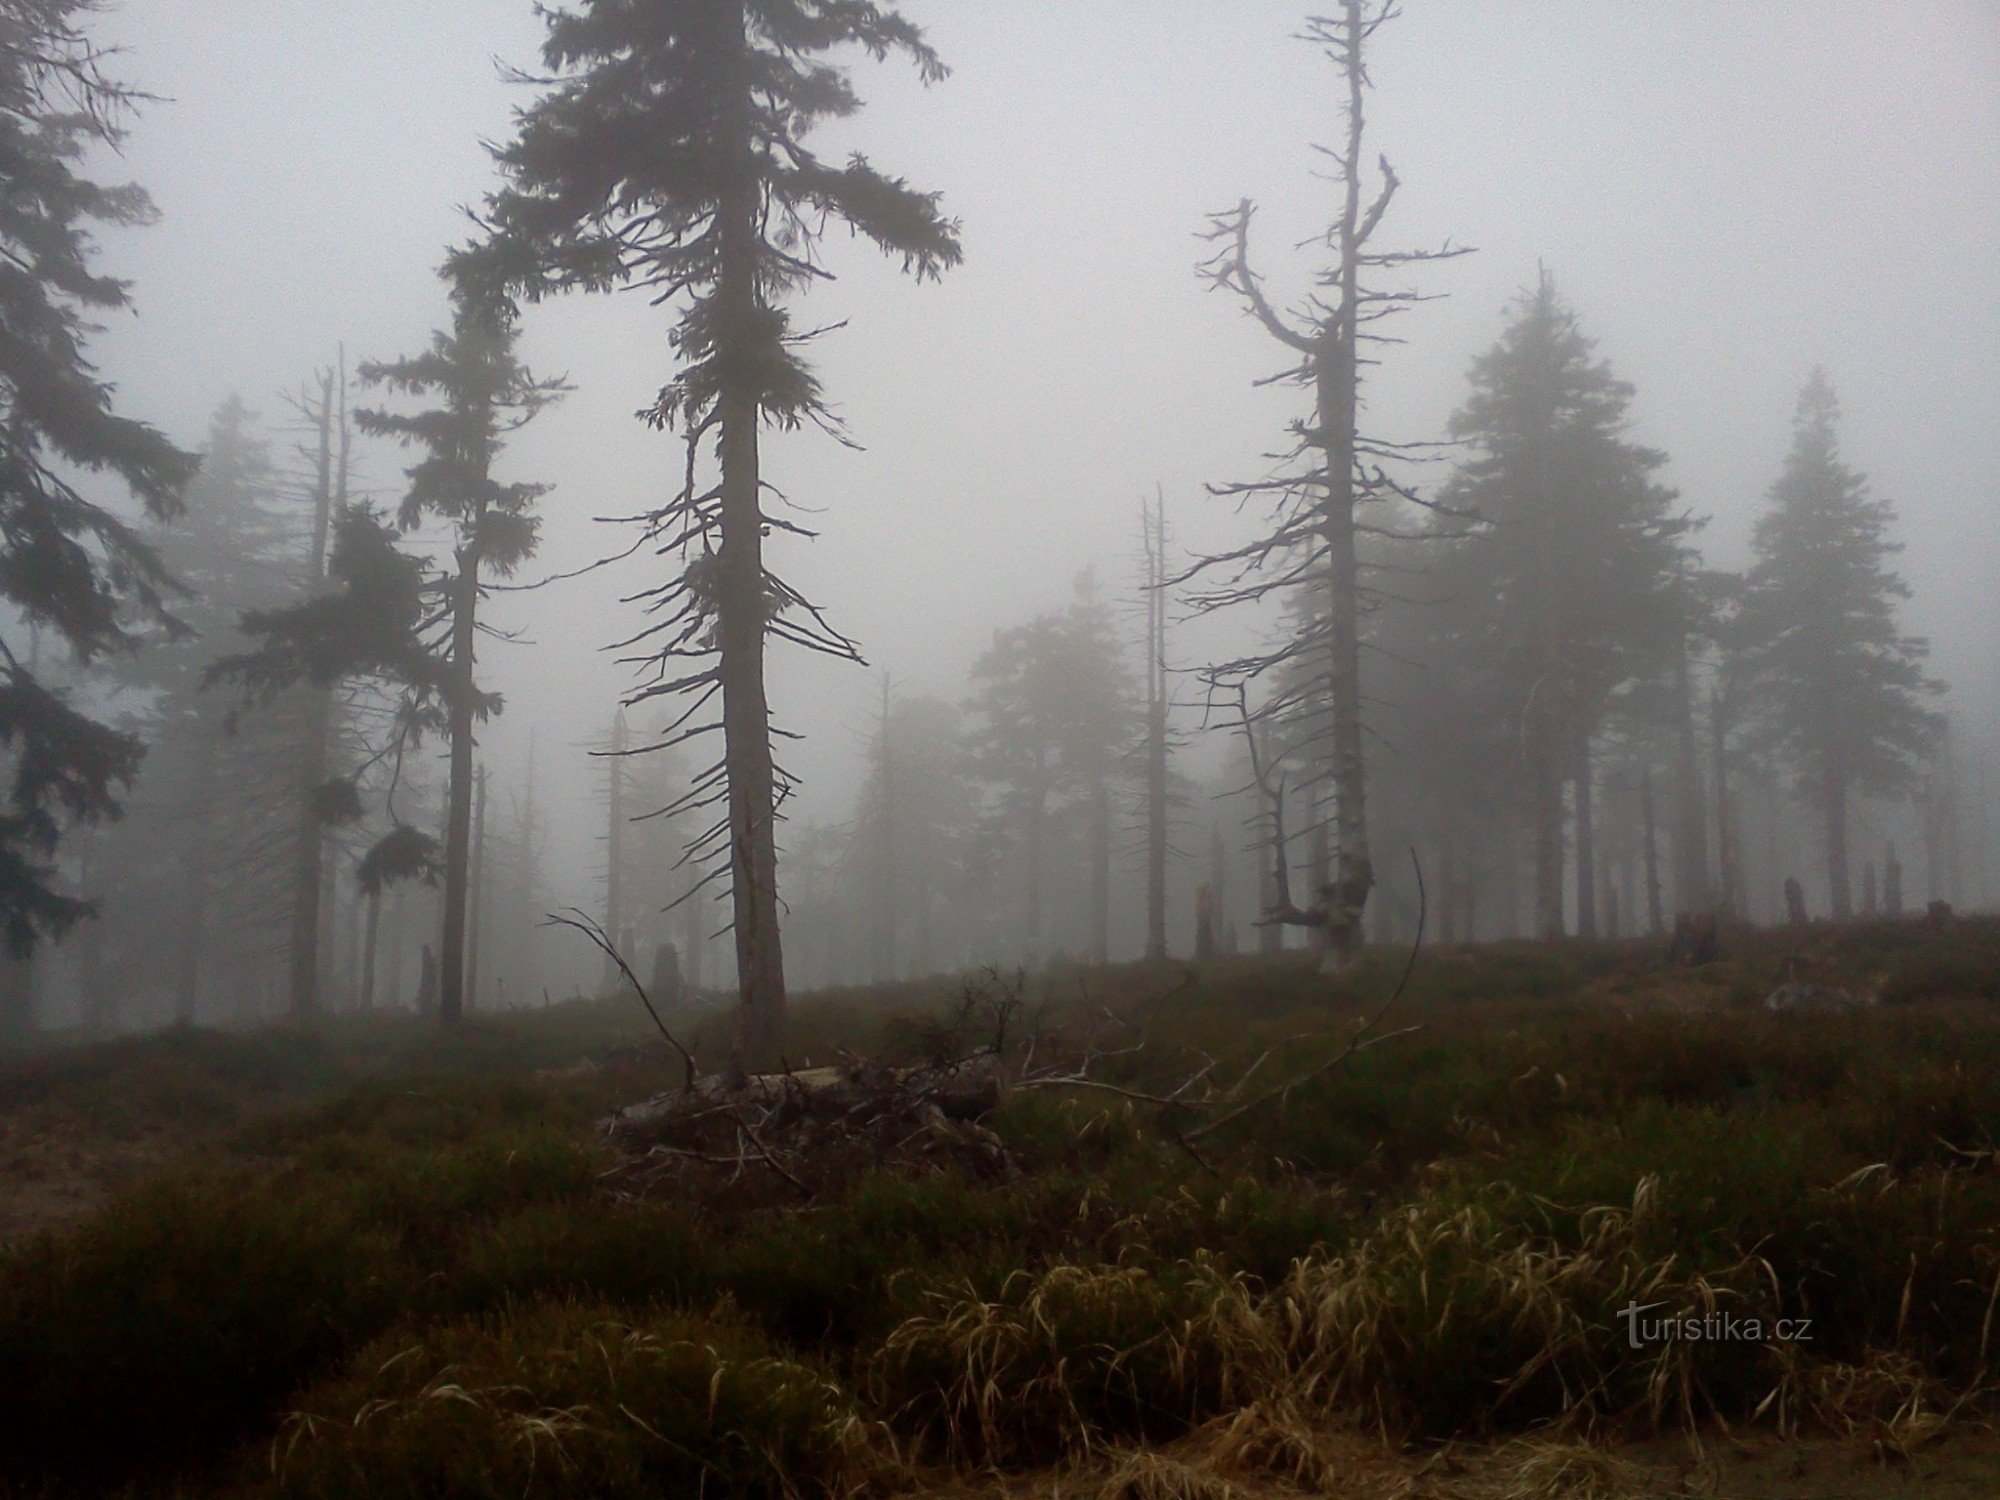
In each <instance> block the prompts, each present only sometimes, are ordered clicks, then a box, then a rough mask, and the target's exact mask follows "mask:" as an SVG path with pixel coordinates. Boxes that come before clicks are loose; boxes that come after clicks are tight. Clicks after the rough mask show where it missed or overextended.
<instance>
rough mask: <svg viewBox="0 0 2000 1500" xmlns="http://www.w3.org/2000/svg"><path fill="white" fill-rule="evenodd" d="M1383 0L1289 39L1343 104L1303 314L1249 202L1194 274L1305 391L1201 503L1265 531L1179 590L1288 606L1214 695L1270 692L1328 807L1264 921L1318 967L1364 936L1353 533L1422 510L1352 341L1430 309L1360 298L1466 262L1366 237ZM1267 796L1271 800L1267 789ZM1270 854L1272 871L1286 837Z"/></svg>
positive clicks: (1366, 875)
mask: <svg viewBox="0 0 2000 1500" xmlns="http://www.w3.org/2000/svg"><path fill="white" fill-rule="evenodd" d="M1396 14H1397V9H1396V6H1395V4H1394V3H1393V0H1380V3H1376V0H1345V3H1344V4H1343V5H1342V7H1341V10H1340V13H1339V14H1338V15H1336V16H1332V17H1315V18H1313V19H1312V20H1310V21H1308V22H1307V25H1306V29H1305V31H1304V32H1303V33H1302V34H1301V39H1302V40H1304V41H1307V42H1310V43H1312V44H1313V45H1314V46H1317V47H1320V48H1321V49H1323V50H1324V51H1325V53H1326V55H1327V56H1328V58H1330V59H1331V60H1332V62H1333V64H1334V66H1335V68H1336V69H1337V70H1338V72H1339V74H1340V78H1341V81H1342V84H1343V86H1344V92H1345V98H1346V110H1345V119H1344V129H1343V133H1342V136H1341V143H1340V144H1339V145H1338V146H1335V147H1328V148H1323V149H1324V150H1325V152H1326V154H1327V155H1328V156H1329V157H1330V158H1331V159H1332V161H1333V163H1334V166H1335V174H1334V179H1333V180H1334V182H1335V183H1336V185H1337V186H1338V188H1339V190H1340V202H1339V207H1338V209H1337V212H1336V215H1335V218H1334V221H1333V223H1332V225H1331V226H1330V227H1329V229H1328V230H1327V233H1326V235H1325V243H1326V245H1327V246H1328V247H1329V248H1330V249H1331V250H1332V251H1333V257H1334V258H1333V263H1332V264H1331V265H1330V266H1329V267H1327V268H1326V269H1325V270H1323V271H1322V272H1320V273H1319V275H1318V277H1317V279H1316V284H1317V290H1316V291H1314V292H1313V293H1312V294H1310V295H1309V296H1307V297H1306V298H1305V299H1304V300H1303V302H1302V303H1301V305H1300V306H1298V307H1297V308H1293V309H1284V308H1281V307H1279V306H1278V305H1277V304H1276V303H1274V302H1273V301H1272V300H1271V298H1270V296H1269V295H1268V294H1267V293H1266V291H1265V289H1264V283H1263V280H1262V278H1261V277H1260V276H1259V275H1258V273H1257V271H1256V270H1255V269H1254V268H1253V266H1252V263H1251V254H1250V226H1251V220H1252V217H1253V215H1254V213H1255V209H1254V207H1253V205H1252V204H1251V202H1250V200H1249V199H1247V198H1246V199H1245V200H1243V201H1242V202H1241V203H1240V204H1238V205H1237V206H1236V207H1235V208H1234V209H1232V210H1230V211H1228V212H1227V213H1222V214H1218V215H1216V216H1215V217H1214V219H1213V220H1212V221H1211V224H1210V228H1209V232H1208V238H1209V239H1210V240H1211V241H1212V242H1213V243H1215V244H1216V245H1217V247H1218V248H1217V250H1216V252H1215V254H1214V255H1213V256H1212V257H1211V258H1210V259H1209V260H1208V261H1206V262H1205V263H1204V265H1203V268H1202V269H1203V272H1204V274H1205V275H1206V276H1207V277H1208V279H1209V281H1210V282H1211V284H1213V285H1214V286H1216V287H1219V288H1221V289H1222V290H1224V291H1228V292H1230V293H1232V294H1234V295H1235V296H1236V297H1238V298H1239V299H1241V301H1242V302H1243V304H1244V306H1245V308H1246V309H1247V310H1248V311H1249V313H1250V314H1251V315H1252V316H1253V317H1255V318H1256V320H1257V321H1258V323H1259V324H1261V325H1262V326H1263V328H1264V330H1265V332H1267V333H1268V334H1270V336H1271V337H1272V338H1274V339H1275V340H1277V341H1278V343H1280V344H1282V345H1283V346H1284V347H1285V348H1286V349H1287V350H1288V351H1290V353H1291V354H1292V355H1294V356H1296V363H1295V364H1293V365H1292V366H1291V367H1290V368H1288V369H1286V370H1284V371H1282V372H1280V373H1279V374H1277V375H1275V376H1273V377H1271V379H1272V381H1273V382H1276V381H1290V382H1293V383H1295V384H1298V385H1301V386H1304V387H1305V388H1306V389H1307V390H1309V391H1310V392H1311V393H1312V409H1311V412H1310V413H1309V415H1307V416H1306V417H1304V418H1302V419H1300V420H1299V421H1297V422H1295V423H1293V425H1292V429H1291V431H1292V436H1293V438H1294V444H1293V446H1292V448H1291V449H1290V450H1289V452H1287V453H1285V454H1283V455H1280V457H1279V465H1278V469H1277V471H1276V472H1275V473H1274V474H1272V475H1270V476H1269V477H1266V478H1263V479H1258V480H1254V481H1250V482H1247V483H1240V484H1225V485H1211V486H1210V491H1211V493H1213V494H1216V495H1218V496H1222V497H1228V498H1233V499H1235V500H1237V501H1238V502H1239V503H1242V504H1248V503H1250V502H1253V501H1259V500H1261V501H1265V502H1268V504H1269V507H1270V509H1269V520H1270V524H1269V525H1268V527H1267V528H1266V530H1265V531H1264V532H1263V534H1262V535H1261V536H1259V537H1257V538H1256V539H1255V540H1253V541H1251V542H1249V543H1246V544H1245V545H1243V546H1241V547H1237V548H1235V549H1233V550H1230V551H1227V552H1223V553H1219V554H1213V555H1210V556H1206V557H1203V558H1200V559H1198V560H1197V561H1196V563H1195V564H1194V566H1193V567H1192V568H1190V569H1189V570H1188V571H1187V573H1185V574H1184V575H1183V578H1182V580H1179V581H1187V582H1193V581H1195V580H1197V579H1200V580H1203V583H1202V585H1201V586H1200V587H1198V588H1196V589H1195V590H1194V591H1193V592H1192V593H1191V594H1190V598H1191V601H1192V602H1193V604H1194V605H1195V607H1196V608H1197V609H1201V610H1205V611H1206V610H1217V609H1224V608H1230V607H1234V606H1238V605H1245V604H1258V603H1261V602H1264V601H1267V600H1279V601H1286V602H1291V603H1293V604H1294V605H1295V607H1296V618H1297V622H1298V623H1297V629H1296V630H1295V631H1294V632H1292V633H1291V634H1290V636H1289V638H1287V639H1285V640H1283V641H1281V642H1280V643H1279V644H1278V645H1276V646H1274V647H1272V648H1270V649H1267V650H1260V651H1257V652H1254V653H1252V654H1249V655H1246V656H1243V657H1240V658H1238V659H1236V660H1234V661H1229V662H1224V663H1220V664H1218V665H1216V666H1214V667H1212V668H1210V669H1209V674H1208V675H1209V681H1210V683H1211V686H1212V687H1215V686H1221V687H1224V688H1225V689H1226V688H1227V687H1228V685H1230V684H1236V685H1239V686H1240V685H1241V684H1243V683H1245V682H1248V681H1250V680H1254V679H1265V678H1269V679H1270V680H1272V681H1274V682H1276V683H1277V684H1278V687H1277V690H1276V691H1275V692H1273V693H1271V694H1270V695H1268V696H1267V697H1266V698H1265V700H1264V701H1263V702H1262V703H1261V704H1260V705H1259V707H1258V708H1257V709H1256V710H1255V711H1254V712H1252V711H1250V710H1249V709H1248V707H1247V698H1246V699H1242V700H1239V701H1241V702H1243V703H1244V704H1245V708H1244V716H1245V723H1246V725H1250V724H1252V723H1253V721H1254V722H1262V721H1270V722H1279V721H1284V722H1286V723H1288V725H1290V726H1291V733H1290V736H1289V738H1290V739H1291V740H1292V741H1293V746H1292V748H1293V749H1295V750H1297V751H1299V752H1300V753H1303V754H1305V755H1306V756H1307V757H1308V758H1309V759H1311V760H1312V761H1314V762H1316V763H1318V764H1320V765H1322V766H1323V767H1324V768H1325V769H1324V773H1323V779H1324V782H1325V783H1326V784H1325V785H1324V786H1323V787H1322V788H1320V789H1319V790H1320V791H1321V792H1322V794H1326V793H1330V796H1331V801H1332V805H1333V832H1334V848H1333V851H1332V859H1331V867H1330V869H1328V870H1327V871H1326V872H1325V874H1324V876H1323V878H1322V880H1321V884H1320V889H1319V890H1318V891H1317V892H1316V893H1315V895H1314V898H1313V899H1312V900H1311V901H1310V902H1309V903H1308V904H1307V905H1306V906H1305V907H1303V908H1301V907H1297V906H1294V905H1292V903H1291V902H1290V900H1289V899H1288V898H1287V897H1286V896H1285V893H1284V891H1283V889H1282V888H1281V890H1280V897H1281V905H1280V907H1279V908H1278V909H1277V910H1274V911H1272V912H1269V913H1267V914H1266V920H1267V921H1275V922H1280V923H1289V924H1297V925H1303V926H1308V927H1314V928H1319V929H1322V930H1323V931H1324V932H1325V934H1326V940H1327V941H1326V957H1327V963H1328V965H1329V967H1343V966H1345V965H1346V964H1347V963H1349V962H1350V961H1351V960H1352V958H1353V955H1354V952H1355V949H1356V948H1357V947H1358V945H1359V943H1360V938H1361V919H1362V914H1363V912H1364V911H1365V909H1366V907H1367V904H1368V895H1369V892H1370V891H1371V890H1372V889H1373V888H1374V885H1375V872H1374V866H1373V864H1372V863H1371V861H1370V858H1369V849H1368V803H1367V789H1366V762H1365V757H1364V754H1363V732H1364V726H1363V719H1362V691H1361V621H1362V612H1363V588H1362V583H1361V559H1360V555H1359V548H1358V546H1357V541H1358V539H1359V538H1360V537H1361V536H1364V535H1370V534H1373V535H1391V536H1393V535H1396V534H1397V533H1395V532H1394V531H1393V530H1391V529H1390V528H1389V527H1388V526H1386V525H1377V524H1370V523H1365V522H1363V521H1362V520H1361V519H1360V518H1359V514H1358V512H1359V508H1360V506H1362V505H1363V504H1366V503H1369V502H1391V503H1393V502H1395V501H1397V500H1399V499H1400V500H1403V501H1406V502H1409V503H1411V504H1417V505H1427V504H1428V502H1425V501H1423V500H1421V499H1420V498H1419V497H1418V496H1417V495H1416V494H1415V493H1414V492H1412V491H1411V490H1410V489H1409V488H1408V487H1406V486H1404V485H1402V484H1400V483H1398V482H1397V481H1396V480H1395V479H1393V478H1391V477H1390V475H1389V474H1388V473H1387V472H1386V470H1387V468H1388V466H1390V465H1391V464H1394V463H1396V462H1397V461H1400V460H1408V459H1411V458H1414V457H1420V456H1423V451H1422V450H1424V449H1425V448H1426V447H1427V445H1423V444H1406V443H1393V442H1387V441H1384V440H1381V439H1376V438H1371V437H1368V436H1365V435H1363V434H1362V433H1360V431H1359V430H1358V426H1357V410H1358V407H1359V398H1360V376H1361V368H1362V366H1363V365H1364V364H1367V363H1371V361H1369V360H1368V359H1366V358H1365V357H1364V356H1363V355H1362V353H1361V345H1362V344H1363V343H1369V342H1372V343H1382V342H1386V341H1387V339H1386V337H1385V335H1383V334H1382V333H1380V332H1375V331H1371V330H1372V329H1373V326H1374V325H1375V324H1377V323H1379V322H1380V321H1381V320H1382V319H1384V318H1388V317H1391V316H1393V315H1394V314H1396V313H1399V312H1402V311H1404V310H1405V309H1407V308H1408V307H1409V306H1410V305H1411V304H1413V303H1416V302H1419V301H1423V300H1426V298H1425V297H1424V295H1423V294H1421V293H1418V292H1414V291H1407V290H1385V289H1382V288H1379V287H1376V286H1372V285H1369V284H1368V283H1367V282H1366V281H1365V280H1364V278H1365V277H1366V276H1367V274H1368V273H1370V272H1381V271H1392V270H1395V269H1398V268H1402V267H1407V266H1411V265H1415V264H1417V263H1420V262H1424V261H1432V260H1446V259H1451V258H1453V257H1455V256H1458V255H1462V254H1465V253H1467V252H1466V251H1465V250H1464V249H1462V248H1454V247H1452V246H1450V245H1446V246H1444V247H1443V248H1441V249H1436V250H1401V251H1379V250H1373V249H1371V248H1369V247H1370V245H1371V244H1372V243H1373V241H1374V238H1375V233H1376V230H1377V229H1378V227H1379V226H1380V225H1381V222H1382V217H1383V215H1384V214H1385V213H1386V212H1387V211H1388V208H1389V204H1390V202H1391V200H1392V199H1393V198H1394V197H1395V194H1396V189H1397V187H1398V185H1399V184H1398V179H1397V177H1396V174H1395V171H1394V170H1393V169H1392V168H1391V167H1390V165H1389V162H1388V159H1387V158H1386V157H1382V158H1379V159H1378V162H1377V168H1376V175H1377V176H1378V177H1379V181H1377V182H1376V183H1375V184H1374V185H1373V188H1372V191H1370V190H1369V185H1368V183H1367V182H1366V181H1365V179H1366V178H1367V177H1368V175H1369V174H1368V173H1367V172H1366V170H1365V169H1364V167H1363V161H1362V143H1363V136H1364V134H1365V126H1366V115H1365V111H1364V108H1363V106H1364V101H1365V97H1366V94H1367V91H1368V87H1369V78H1368V69H1367V60H1366V59H1367V53H1368V47H1369V44H1370V42H1371V41H1372V40H1373V38H1374V36H1375V33H1376V32H1377V31H1379V30H1380V29H1381V28H1382V27H1383V26H1384V25H1386V24H1387V23H1388V22H1389V21H1390V20H1392V19H1394V18H1395V16H1396ZM1266 795H1267V796H1268V795H1269V792H1268V791H1267V793H1266ZM1276 850H1277V852H1278V855H1279V859H1280V869H1281V870H1282V868H1283V854H1282V851H1283V844H1282V837H1280V838H1279V839H1278V840H1277V841H1276Z"/></svg>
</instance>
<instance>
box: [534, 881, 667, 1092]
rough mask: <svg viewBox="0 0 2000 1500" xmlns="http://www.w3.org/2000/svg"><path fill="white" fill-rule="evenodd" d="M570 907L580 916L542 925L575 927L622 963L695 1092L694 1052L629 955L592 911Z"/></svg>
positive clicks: (553, 915)
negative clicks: (658, 1006) (665, 1017)
mask: <svg viewBox="0 0 2000 1500" xmlns="http://www.w3.org/2000/svg"><path fill="white" fill-rule="evenodd" d="M570 910H571V911H572V912H575V913H576V915H575V916H564V915H562V913H560V912H550V913H549V914H548V916H547V917H545V918H544V919H543V921H542V925H543V926H544V927H550V926H554V927H573V928H575V929H576V930H577V931H578V932H580V933H582V934H583V935H584V936H585V937H587V938H589V939H590V940H591V941H592V942H593V943H595V944H597V946H598V947H599V948H600V949H602V950H603V951H604V953H605V955H606V956H607V957H609V958H610V960H611V961H612V962H613V963H615V964H616V965H618V971H619V972H620V973H621V974H623V975H624V976H625V979H626V982H627V983H629V984H630V985H631V986H632V989H633V992H634V993H635V994H637V995H638V997H639V1003H640V1004H641V1005H643V1006H645V1007H646V1014H647V1015H649V1016H651V1017H652V1018H653V1025H655V1026H656V1027H658V1028H659V1032H660V1035H661V1036H663V1037H665V1038H666V1039H667V1045H668V1046H670V1047H672V1048H673V1049H674V1051H676V1052H678V1053H680V1055H681V1066H682V1067H683V1068H684V1069H685V1070H686V1081H685V1085H684V1087H685V1091H686V1092H689V1093H692V1092H693V1091H694V1079H695V1062H694V1054H693V1053H692V1052H690V1051H688V1049H687V1048H686V1047H683V1046H682V1045H681V1040H680V1038H679V1037H677V1036H675V1035H674V1034H673V1033H672V1032H671V1031H669V1030H667V1023H666V1022H665V1021H662V1020H661V1019H660V1013H659V1012H658V1011H657V1010H655V1009H654V1008H653V997H652V996H650V995H648V994H647V993H646V987H645V986H644V985H643V984H641V983H639V976H638V975H637V974H634V973H633V972H632V966H631V965H630V964H628V963H626V962H625V956H624V955H623V954H621V953H620V952H619V951H618V947H617V945H616V944H615V943H613V942H612V941H611V939H610V938H608V937H606V936H605V935H604V929H603V928H602V927H600V926H599V925H598V924H597V919H596V918H595V917H592V916H591V915H590V914H589V913H588V912H584V911H580V910H578V909H577V908H576V907H574V906H572V907H571V908H570Z"/></svg>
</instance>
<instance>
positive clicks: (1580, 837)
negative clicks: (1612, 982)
mask: <svg viewBox="0 0 2000 1500" xmlns="http://www.w3.org/2000/svg"><path fill="white" fill-rule="evenodd" d="M1576 933H1577V936H1578V937H1587V938H1594V937H1596V936H1597V935H1598V933H1597V799H1596V797H1595V795H1594V788H1593V787H1592V785H1591V768H1590V737H1589V736H1588V735H1585V736H1584V738H1583V741H1582V743H1581V744H1579V745H1578V746H1577V753H1576Z"/></svg>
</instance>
